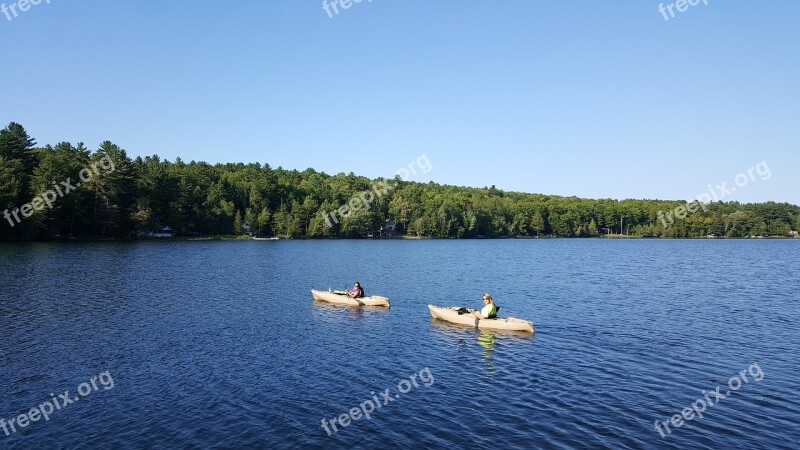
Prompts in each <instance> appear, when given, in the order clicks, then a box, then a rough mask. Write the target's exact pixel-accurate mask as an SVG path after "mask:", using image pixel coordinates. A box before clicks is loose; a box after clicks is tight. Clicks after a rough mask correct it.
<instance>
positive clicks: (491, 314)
mask: <svg viewBox="0 0 800 450" xmlns="http://www.w3.org/2000/svg"><path fill="white" fill-rule="evenodd" d="M473 314H474V315H475V317H477V318H479V319H494V318H495V317H497V305H495V303H494V299H493V298H492V296H491V295H489V293H488V292H487V293H485V294H483V309H481V311H480V312H477V311H475V312H474V313H473Z"/></svg>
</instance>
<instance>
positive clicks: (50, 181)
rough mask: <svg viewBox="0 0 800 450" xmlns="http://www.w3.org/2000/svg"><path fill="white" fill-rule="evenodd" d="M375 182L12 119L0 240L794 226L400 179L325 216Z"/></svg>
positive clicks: (774, 232)
mask: <svg viewBox="0 0 800 450" xmlns="http://www.w3.org/2000/svg"><path fill="white" fill-rule="evenodd" d="M110 162H113V164H110ZM100 164H105V165H102V167H104V168H105V167H111V166H113V170H94V171H93V172H92V177H91V179H88V180H86V181H85V183H82V184H81V186H80V187H74V189H72V190H71V191H70V192H68V193H64V192H61V193H62V194H63V195H62V196H58V198H56V199H53V201H50V202H42V201H38V202H37V201H35V199H36V198H37V197H42V196H43V194H44V193H45V192H47V191H54V190H55V188H57V187H59V184H60V183H62V182H64V181H66V180H72V181H71V183H72V184H73V185H74V184H76V183H77V182H78V180H85V179H86V178H89V177H88V176H85V175H86V174H87V173H88V172H85V169H87V168H90V167H94V168H95V169H97V167H98V165H100ZM82 170H83V171H84V172H83V173H82V172H81V171H82ZM378 181H382V182H384V185H386V181H387V180H371V179H369V178H366V177H363V176H358V175H356V174H354V173H352V172H351V173H349V174H344V173H339V174H337V175H327V174H325V173H323V172H317V171H315V170H314V169H306V170H304V171H302V172H300V171H297V170H287V169H282V168H280V167H278V168H272V167H270V166H269V165H268V164H265V165H261V164H258V163H254V164H242V163H229V164H214V165H211V164H208V163H205V162H195V161H191V162H189V163H186V162H184V161H183V160H181V159H180V158H178V159H176V160H175V161H174V162H170V161H167V160H162V159H161V158H159V157H158V156H148V157H144V158H142V157H136V158H134V159H131V158H129V157H128V155H127V154H126V152H125V150H123V149H121V148H120V147H118V146H117V145H115V144H113V143H111V142H109V141H106V142H103V143H101V144H100V146H99V147H98V148H97V149H96V150H94V151H91V150H89V149H88V148H86V147H85V146H84V144H82V143H79V144H77V145H72V144H71V143H69V142H61V143H59V144H57V145H55V146H51V145H46V146H44V147H38V146H37V145H36V141H35V140H34V139H32V138H31V137H30V136H29V135H28V133H27V132H26V130H25V129H24V128H23V127H22V126H21V125H20V124H17V123H13V122H12V123H10V124H9V125H8V126H7V127H5V128H4V129H3V130H0V208H2V209H3V210H4V211H3V212H4V220H3V221H2V225H0V239H2V240H30V239H38V240H48V239H52V238H54V237H75V238H88V239H98V238H99V239H130V238H136V237H137V236H140V235H141V234H142V233H144V232H147V231H152V230H157V229H160V228H162V227H165V226H169V227H170V228H172V229H173V230H175V232H176V234H177V235H242V234H245V233H250V234H255V235H260V236H282V237H296V238H303V237H309V238H323V237H350V238H357V237H366V236H370V235H378V234H380V233H381V230H382V228H385V226H386V225H387V223H388V224H394V225H396V229H397V230H396V231H397V233H398V234H402V235H415V236H433V237H437V238H480V237H487V238H498V237H527V236H556V237H591V236H598V235H605V234H613V235H621V234H627V235H631V236H646V237H703V236H707V235H716V236H727V237H745V236H768V235H770V236H787V235H789V234H790V232H791V231H792V230H797V229H798V228H800V207H798V206H796V205H792V204H788V203H775V202H767V203H755V204H741V203H738V202H713V203H710V204H706V205H704V207H703V208H699V209H698V210H697V211H696V212H692V213H689V214H686V215H685V218H679V219H675V218H674V215H672V216H670V219H671V220H674V223H669V222H667V221H665V220H664V219H663V217H664V214H665V213H667V212H672V211H675V210H676V208H678V207H681V206H684V207H685V206H686V202H685V201H684V202H682V201H664V200H635V199H629V200H612V199H584V198H577V197H561V196H554V195H542V194H527V193H519V192H506V191H503V190H500V189H497V188H495V187H494V186H492V187H488V188H470V187H457V186H449V185H440V184H436V183H433V182H430V183H416V182H408V181H403V180H401V179H399V178H395V179H393V180H388V181H390V183H389V184H390V185H391V186H392V187H393V188H392V189H391V190H389V189H386V192H385V195H379V196H375V198H374V199H372V201H371V203H370V205H369V207H364V206H363V204H362V207H360V208H358V207H355V208H347V214H345V215H344V216H343V217H340V218H338V217H337V220H335V221H331V220H329V219H326V217H328V216H326V214H330V213H331V212H333V211H339V210H340V209H341V208H342V206H343V205H348V204H350V205H352V203H350V202H351V200H352V199H353V198H358V197H359V195H360V194H362V193H364V192H366V191H369V190H371V189H372V188H373V186H374V185H375V184H376V183H377V182H378ZM659 212H660V213H661V215H659ZM15 213H16V214H15ZM23 213H24V214H23ZM15 217H16V218H17V219H19V220H16V219H15Z"/></svg>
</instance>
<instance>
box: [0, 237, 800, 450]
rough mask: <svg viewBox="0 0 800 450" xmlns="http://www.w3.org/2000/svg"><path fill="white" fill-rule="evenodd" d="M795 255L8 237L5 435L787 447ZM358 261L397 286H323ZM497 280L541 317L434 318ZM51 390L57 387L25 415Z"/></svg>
mask: <svg viewBox="0 0 800 450" xmlns="http://www.w3.org/2000/svg"><path fill="white" fill-rule="evenodd" d="M798 255H800V241H798V240H794V241H787V240H777V241H772V240H770V241H744V240H724V241H720V240H715V241H706V240H702V241H689V240H601V239H592V240H561V239H559V240H491V241H437V240H432V241H278V242H250V241H248V242H142V243H128V244H124V243H103V244H78V245H49V244H20V245H3V246H0V257H1V258H0V338H1V339H0V343H1V345H2V351H0V417H2V418H4V420H5V421H6V428H8V431H9V435H8V436H6V435H5V433H4V432H3V429H2V428H0V448H79V447H83V448H154V447H156V448H212V447H219V448H295V447H303V448H410V447H412V446H413V447H414V448H422V447H427V448H450V447H462V448H487V449H488V448H492V449H498V448H601V447H607V448H614V449H623V448H765V449H766V448H768V449H775V448H797V447H796V444H797V442H798V441H800V427H798V425H797V424H798V423H800V401H799V398H800V395H798V388H800V383H799V382H798V373H800V360H799V359H798V355H799V354H800V306H799V304H798V287H800V270H798ZM356 279H357V280H359V281H361V283H362V284H363V285H364V287H365V288H366V290H367V294H379V295H384V296H387V297H390V298H391V300H392V307H391V309H389V310H380V309H371V310H358V309H351V308H346V307H337V306H326V305H320V304H315V303H314V302H312V298H311V294H310V290H311V289H312V288H317V289H328V288H334V289H342V288H344V287H349V286H352V283H353V281H354V280H356ZM485 291H488V292H490V293H492V294H493V295H494V296H495V299H496V301H497V303H498V304H499V305H500V306H501V314H500V315H511V316H515V317H520V318H525V319H528V320H532V321H533V322H534V323H535V324H536V334H535V335H534V336H532V337H530V336H524V335H514V334H502V333H489V332H479V331H477V330H474V329H469V328H463V327H458V326H449V325H447V324H444V323H440V322H438V321H433V320H432V319H431V318H430V314H429V312H428V309H427V305H428V304H429V303H433V304H439V305H443V306H444V305H446V306H450V305H459V306H470V307H480V306H481V301H480V299H481V295H482V294H483V292H485ZM106 371H107V372H106ZM742 371H744V372H742ZM101 374H103V375H102V376H99V375H101ZM412 375H413V376H415V378H414V380H413V383H412V381H411V377H412ZM732 377H734V378H737V379H738V383H737V381H736V380H733V381H731V378H732ZM744 378H746V379H747V381H746V382H745V381H744ZM402 380H409V381H408V382H401V381H402ZM92 382H93V383H92ZM92 384H93V385H92ZM112 386H113V387H112ZM717 387H721V390H720V393H721V395H725V393H726V392H730V395H729V396H726V397H725V398H719V397H717V395H716V394H714V393H715V392H716V388H717ZM731 387H734V388H738V389H736V390H735V391H732V390H731ZM386 389H389V390H390V391H389V394H390V396H391V398H392V401H391V402H388V403H386V404H385V405H384V402H386V401H387V400H386V399H384V397H383V393H385V392H386ZM401 390H402V391H407V392H405V393H402V394H401V393H400V391H401ZM65 391H68V394H67V395H66V396H65V397H67V398H73V397H74V398H79V401H77V402H73V403H69V402H66V403H67V404H66V405H60V404H61V403H64V402H65V401H62V400H59V395H60V394H63V393H64V392H65ZM51 393H52V394H55V395H54V396H53V397H55V402H58V403H59V406H60V408H61V409H60V410H54V412H53V413H52V414H48V420H47V421H45V420H44V418H43V417H36V418H37V419H38V421H36V422H31V423H25V422H26V420H30V419H33V418H34V417H33V416H32V415H29V418H28V419H24V420H23V423H25V424H26V425H27V426H26V427H24V428H21V427H20V426H19V425H20V423H19V421H18V416H19V415H20V414H23V413H25V414H27V413H28V412H29V410H30V409H31V408H33V407H38V406H39V405H43V406H42V408H40V410H39V411H40V412H41V411H42V409H44V410H46V409H48V408H47V406H46V405H44V403H47V402H50V403H53V400H51V399H52V397H51ZM373 393H374V394H373ZM79 394H80V395H79ZM83 394H86V395H85V396H83V397H81V395H83ZM397 395H399V396H400V398H395V397H396V396H397ZM375 399H377V403H380V405H381V406H380V408H377V405H376V401H375ZM701 399H702V400H703V402H705V403H709V406H707V407H705V409H706V410H705V411H704V412H703V411H702V409H704V408H703V406H704V405H705V403H703V404H701V403H698V400H701ZM706 399H707V400H708V402H706ZM368 401H370V402H371V403H370V402H368ZM371 404H372V405H376V409H375V411H374V412H372V413H371V414H370V417H371V418H370V419H369V420H367V419H366V418H365V417H364V415H363V413H364V412H367V411H368V410H369V409H370V405H371ZM361 405H363V406H361ZM693 405H694V409H692V410H691V412H692V414H693V419H692V420H683V419H681V420H682V422H677V423H681V426H680V427H676V426H675V425H674V424H672V423H670V422H669V420H670V417H672V416H674V415H676V414H682V410H684V408H691V407H692V406H693ZM355 407H359V408H360V409H359V410H358V411H356V412H355V414H353V416H351V417H349V418H347V420H345V422H348V421H349V422H350V423H349V424H348V426H346V427H344V426H343V424H342V423H341V422H336V423H337V425H338V426H337V431H334V430H333V429H332V427H331V426H330V425H329V424H330V421H331V420H334V419H335V418H337V417H339V416H340V415H342V414H347V413H350V412H351V411H350V410H351V409H353V408H355ZM695 411H697V412H698V414H703V417H702V418H699V417H698V415H697V414H695ZM687 416H688V415H687ZM354 417H360V420H358V421H351V420H352V418H354ZM11 419H14V420H16V421H17V422H16V423H15V425H16V432H11V431H12V430H11V428H10V427H9V426H8V421H9V420H11ZM323 419H327V420H328V425H327V427H328V431H329V432H330V434H331V435H330V436H329V435H328V432H326V430H325V428H324V427H323V424H322V420H323ZM656 420H658V421H660V422H661V423H663V422H665V421H667V424H668V426H669V427H670V428H669V431H668V432H667V431H666V430H664V425H660V426H661V428H662V433H664V437H662V436H661V434H660V433H659V431H657V430H656V427H655V426H654V422H655V421H656Z"/></svg>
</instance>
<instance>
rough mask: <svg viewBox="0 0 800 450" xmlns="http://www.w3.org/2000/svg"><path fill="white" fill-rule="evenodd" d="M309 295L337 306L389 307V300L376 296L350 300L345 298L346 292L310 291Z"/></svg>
mask: <svg viewBox="0 0 800 450" xmlns="http://www.w3.org/2000/svg"><path fill="white" fill-rule="evenodd" d="M311 295H313V296H314V299H315V300H321V301H324V302H328V303H335V304H337V305H346V306H385V307H387V308H388V307H389V306H391V305H390V304H389V299H388V298H386V297H380V296H377V295H371V296H369V297H363V298H350V297H348V296H347V291H317V290H312V291H311Z"/></svg>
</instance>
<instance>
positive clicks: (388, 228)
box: [381, 219, 397, 236]
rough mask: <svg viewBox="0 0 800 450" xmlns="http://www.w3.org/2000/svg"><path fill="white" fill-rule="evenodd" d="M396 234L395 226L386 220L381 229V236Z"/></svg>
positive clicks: (389, 220)
mask: <svg viewBox="0 0 800 450" xmlns="http://www.w3.org/2000/svg"><path fill="white" fill-rule="evenodd" d="M396 234H397V224H395V223H394V222H393V221H392V220H391V219H386V222H385V223H384V224H383V226H382V227H381V236H395V235H396Z"/></svg>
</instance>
